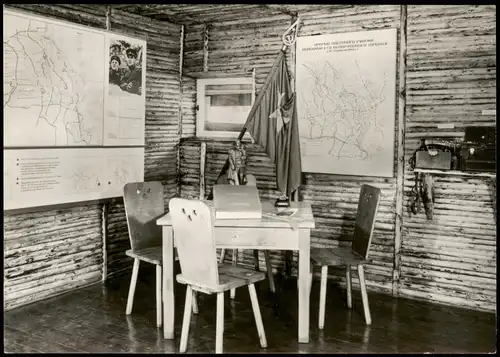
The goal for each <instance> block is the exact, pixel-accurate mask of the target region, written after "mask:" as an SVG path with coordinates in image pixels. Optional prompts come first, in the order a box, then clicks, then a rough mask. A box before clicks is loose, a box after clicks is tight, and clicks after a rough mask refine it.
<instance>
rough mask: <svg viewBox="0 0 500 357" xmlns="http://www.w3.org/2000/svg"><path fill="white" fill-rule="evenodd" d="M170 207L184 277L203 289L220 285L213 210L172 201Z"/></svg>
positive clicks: (199, 204) (194, 202)
mask: <svg viewBox="0 0 500 357" xmlns="http://www.w3.org/2000/svg"><path fill="white" fill-rule="evenodd" d="M168 207H169V211H170V216H171V217H172V227H173V230H174V240H175V245H176V247H177V254H178V256H179V261H180V265H181V272H182V275H183V276H184V277H185V278H186V279H188V280H191V281H193V282H196V283H200V284H202V285H206V286H207V285H208V286H216V285H218V284H219V273H218V269H217V253H216V250H215V235H214V221H215V218H214V212H213V210H212V209H211V208H210V207H208V206H207V205H206V204H205V203H204V202H202V201H200V200H187V199H183V198H172V199H171V200H170V202H169V203H168Z"/></svg>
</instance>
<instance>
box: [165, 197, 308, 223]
mask: <svg viewBox="0 0 500 357" xmlns="http://www.w3.org/2000/svg"><path fill="white" fill-rule="evenodd" d="M204 202H205V203H207V204H208V205H210V206H212V204H213V202H212V201H204ZM261 204H262V219H216V220H215V223H214V226H215V227H260V228H290V227H291V226H293V227H294V228H309V229H310V228H314V227H315V224H314V217H313V214H312V209H311V205H310V204H309V203H306V202H290V207H286V208H277V207H274V201H270V200H262V201H261ZM286 209H296V210H297V211H296V212H295V214H294V215H293V216H291V217H289V218H286V217H278V216H276V213H277V212H279V211H280V210H286ZM156 224H158V225H159V226H171V225H172V220H171V218H170V213H167V214H165V215H164V216H162V217H160V218H158V220H157V221H156Z"/></svg>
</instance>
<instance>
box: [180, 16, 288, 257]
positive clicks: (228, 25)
mask: <svg viewBox="0 0 500 357" xmlns="http://www.w3.org/2000/svg"><path fill="white" fill-rule="evenodd" d="M234 11H238V10H237V9H235V10H234ZM232 17H234V18H238V20H227V21H221V22H213V23H210V24H208V61H207V65H208V68H207V70H208V71H218V72H227V73H232V74H235V75H251V73H252V70H253V69H255V81H256V89H257V95H258V93H259V91H260V88H261V87H262V85H263V84H264V81H265V79H266V77H267V75H268V73H269V70H270V69H271V67H272V65H273V63H274V61H275V59H276V56H277V55H278V53H279V51H280V49H281V47H282V42H281V35H282V34H283V32H285V31H286V29H287V28H288V27H289V26H290V24H291V17H290V16H288V15H285V14H282V13H279V12H270V11H268V10H262V9H253V10H251V16H249V14H248V13H242V14H241V16H232ZM204 30H205V25H186V27H185V42H184V73H186V75H189V73H190V72H202V71H204V69H205V68H204V66H203V64H204V51H203V44H204V39H205V37H204ZM192 88H193V90H194V91H193V92H192V94H191V99H192V100H194V101H196V82H193V84H192ZM190 108H193V109H194V106H190ZM184 113H185V112H184V111H183V118H182V120H183V126H184V122H185V120H187V121H189V122H191V120H192V121H193V124H194V121H195V118H196V112H195V111H194V110H189V111H187V110H186V114H184ZM194 132H195V128H194V127H193V132H192V133H193V134H194ZM193 134H192V135H193ZM183 136H184V137H187V135H183ZM230 144H231V143H230V142H227V141H208V142H207V147H206V168H205V192H206V196H207V195H208V194H209V192H210V191H211V189H212V186H213V184H214V182H215V180H216V179H217V176H218V174H219V172H220V169H221V168H222V166H223V165H224V162H225V160H226V158H227V152H228V150H229V147H230ZM247 151H248V154H249V164H248V165H249V167H248V170H249V173H251V174H254V175H255V176H256V178H257V185H258V188H259V191H260V194H261V196H262V197H271V198H277V197H278V196H277V192H276V190H275V188H276V183H275V172H274V167H273V164H272V163H271V161H270V160H269V158H268V157H267V155H266V154H265V153H264V151H263V150H262V149H261V148H260V147H259V146H257V145H252V144H248V145H247ZM180 160H181V162H180V195H181V197H190V198H199V195H200V180H199V177H200V141H196V140H195V141H192V140H186V141H182V142H181V148H180ZM227 259H229V260H230V259H231V252H228V254H227ZM253 259H254V258H253V255H252V253H251V251H242V252H241V254H240V256H239V260H240V262H241V263H242V264H248V265H251V266H253ZM271 259H272V261H273V262H274V263H275V267H277V266H278V264H280V262H281V261H282V260H281V253H280V252H273V253H272V254H271ZM260 260H261V264H262V266H263V267H265V262H264V256H263V255H262V254H261V256H260Z"/></svg>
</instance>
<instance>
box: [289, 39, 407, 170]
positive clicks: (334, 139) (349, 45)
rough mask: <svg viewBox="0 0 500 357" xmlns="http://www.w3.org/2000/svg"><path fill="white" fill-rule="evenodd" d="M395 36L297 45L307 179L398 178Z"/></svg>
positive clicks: (304, 41) (299, 109)
mask: <svg viewBox="0 0 500 357" xmlns="http://www.w3.org/2000/svg"><path fill="white" fill-rule="evenodd" d="M396 47H397V29H385V30H372V31H363V32H351V33H339V34H330V35H320V36H307V37H298V38H297V62H296V66H297V68H296V75H297V85H296V88H297V98H298V102H297V112H298V118H299V123H298V124H299V136H300V146H301V155H302V171H304V172H320V173H330V174H340V175H360V176H381V177H393V175H394V146H395V145H394V140H395V126H394V125H395V115H396V70H397V68H396Z"/></svg>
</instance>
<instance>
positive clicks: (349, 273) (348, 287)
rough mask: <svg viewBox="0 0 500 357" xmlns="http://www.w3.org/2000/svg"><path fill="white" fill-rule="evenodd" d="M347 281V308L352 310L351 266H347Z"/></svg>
mask: <svg viewBox="0 0 500 357" xmlns="http://www.w3.org/2000/svg"><path fill="white" fill-rule="evenodd" d="M345 280H346V287H347V307H348V308H349V309H352V279H351V266H350V265H347V266H346V268H345Z"/></svg>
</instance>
